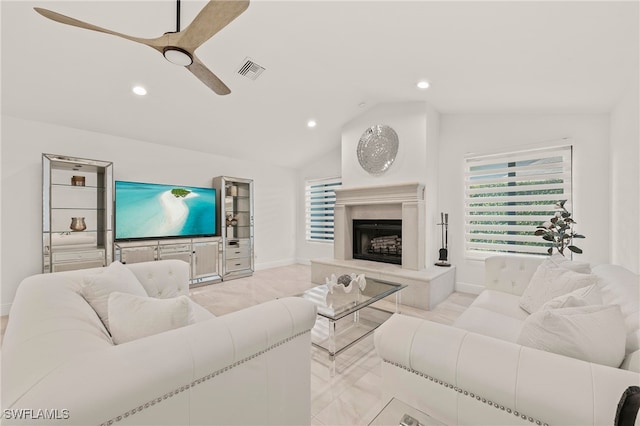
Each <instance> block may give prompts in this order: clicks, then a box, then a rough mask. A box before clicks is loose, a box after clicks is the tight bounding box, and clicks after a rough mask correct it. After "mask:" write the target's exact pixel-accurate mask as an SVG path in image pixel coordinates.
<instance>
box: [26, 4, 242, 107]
mask: <svg viewBox="0 0 640 426" xmlns="http://www.w3.org/2000/svg"><path fill="white" fill-rule="evenodd" d="M248 7H249V0H231V1H229V0H210V1H209V2H208V3H207V4H206V5H205V6H204V7H203V8H202V10H201V11H200V13H198V15H197V16H196V17H195V19H194V20H193V21H192V22H191V24H189V25H188V26H187V27H186V28H185V29H184V30H182V31H180V0H177V30H176V31H175V32H167V33H164V35H161V36H160V37H156V38H140V37H133V36H130V35H127V34H122V33H118V32H116V31H111V30H108V29H105V28H100V27H98V26H95V25H92V24H88V23H86V22H82V21H79V20H77V19H74V18H70V17H68V16H65V15H62V14H60V13H57V12H53V11H51V10H47V9H42V8H40V7H35V8H34V9H35V11H36V12H38V13H39V14H41V15H42V16H44V17H46V18H49V19H51V20H53V21H56V22H60V23H62V24H67V25H72V26H74V27H80V28H84V29H87V30H92V31H98V32H101V33H106V34H111V35H115V36H118V37H122V38H124V39H127V40H131V41H135V42H136V43H141V44H144V45H147V46H149V47H151V48H153V49H155V50H157V51H158V52H160V53H162V54H163V55H164V57H165V58H166V59H167V60H168V61H169V62H171V63H173V64H176V65H181V66H184V67H185V68H186V69H188V70H189V71H191V73H192V74H193V75H195V76H196V77H198V78H199V79H200V81H202V82H203V83H204V84H205V85H207V87H209V88H210V89H211V90H213V91H214V92H216V93H217V94H218V95H227V94H229V93H231V90H230V89H229V88H228V87H227V85H226V84H224V83H223V82H222V80H220V79H219V78H218V77H217V76H216V75H215V74H214V73H213V72H211V71H210V70H209V69H208V68H207V67H206V66H205V65H204V64H203V63H202V62H201V61H200V59H198V57H197V56H196V55H195V50H196V49H197V48H198V47H200V46H201V45H202V44H203V43H204V42H205V41H207V40H209V39H210V38H211V37H213V36H214V35H215V34H216V33H217V32H218V31H220V30H221V29H223V28H224V27H226V26H227V25H228V24H229V23H230V22H231V21H233V20H234V19H235V18H237V17H238V16H240V14H241V13H242V12H244V11H245V10H247V8H248Z"/></svg>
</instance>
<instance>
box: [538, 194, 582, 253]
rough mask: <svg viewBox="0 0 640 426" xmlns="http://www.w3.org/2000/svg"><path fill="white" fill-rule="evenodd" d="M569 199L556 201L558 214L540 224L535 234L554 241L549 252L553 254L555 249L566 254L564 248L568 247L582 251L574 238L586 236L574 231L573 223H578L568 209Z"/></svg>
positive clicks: (574, 250) (571, 249) (577, 251)
mask: <svg viewBox="0 0 640 426" xmlns="http://www.w3.org/2000/svg"><path fill="white" fill-rule="evenodd" d="M566 202H567V200H563V201H560V202H558V203H556V214H555V215H554V216H553V217H552V218H551V219H550V220H549V221H547V222H545V223H543V224H542V225H538V226H537V227H536V228H537V229H536V232H535V235H539V236H542V239H543V240H545V241H549V242H550V243H552V245H551V247H549V250H547V252H548V253H549V254H553V249H554V248H555V249H556V250H558V253H560V254H561V255H563V256H564V249H565V248H568V249H569V250H570V251H572V252H574V253H578V254H579V253H582V249H580V248H578V247H576V246H574V245H573V239H574V238H586V237H585V236H584V235H581V234H577V233H575V232H573V229H572V228H573V225H574V224H575V223H576V222H575V221H574V220H573V219H572V218H571V213H569V212H568V211H567V209H566V208H565V207H564V204H565V203H566Z"/></svg>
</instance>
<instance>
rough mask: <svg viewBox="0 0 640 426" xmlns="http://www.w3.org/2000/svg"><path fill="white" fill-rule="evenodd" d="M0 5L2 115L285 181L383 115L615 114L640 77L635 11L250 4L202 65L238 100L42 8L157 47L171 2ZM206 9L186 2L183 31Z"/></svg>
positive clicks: (501, 4) (633, 4) (557, 4)
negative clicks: (414, 109) (258, 169)
mask: <svg viewBox="0 0 640 426" xmlns="http://www.w3.org/2000/svg"><path fill="white" fill-rule="evenodd" d="M1 3H2V5H1V7H2V10H1V13H2V113H3V114H6V115H9V116H14V117H21V118H27V119H31V120H38V121H43V122H49V123H55V124H60V125H64V126H69V127H74V128H80V129H86V130H91V131H96V132H101V133H106V134H112V135H116V136H122V137H128V138H133V139H138V140H143V141H149V142H153V143H158V144H166V145H175V146H181V147H184V148H188V149H192V150H196V151H203V152H210V153H214V154H218V155H224V156H230V157H237V158H247V159H253V160H259V161H267V162H269V163H272V164H276V165H281V166H284V167H299V166H301V165H303V164H305V163H306V162H309V161H311V160H313V158H315V157H316V156H318V155H320V154H323V153H325V152H327V151H329V150H331V149H333V148H335V147H337V146H338V145H339V143H340V137H341V127H342V125H343V124H344V123H346V122H348V121H349V120H351V119H352V118H354V117H356V116H357V115H358V114H360V113H362V112H363V111H364V110H366V109H367V108H371V107H372V106H375V105H376V104H378V103H384V102H409V101H426V102H429V103H431V104H432V105H433V106H435V108H436V109H438V110H439V111H440V112H442V113H496V112H498V113H540V112H544V113H549V112H551V113H553V112H607V111H610V110H611V109H612V108H613V107H614V106H615V104H616V102H617V100H618V99H619V98H620V96H621V95H622V94H623V92H624V91H625V90H626V89H627V87H628V86H629V83H630V81H631V79H632V78H638V49H639V45H638V39H639V33H638V21H639V8H638V2H637V1H623V2H614V1H601V2H593V1H584V2H582V1H567V2H562V1H536V2H525V1H510V2H507V1H496V2H487V1H469V2H462V1H408V2H402V1H395V0H392V1H303V0H299V1H269V0H254V1H252V3H251V5H250V6H249V8H248V9H247V11H246V12H244V13H243V14H242V15H240V17H238V18H237V19H236V20H235V21H233V22H232V23H231V24H230V25H229V26H227V27H226V28H224V29H223V30H222V31H220V32H219V33H218V34H216V35H215V36H214V37H213V38H212V39H210V40H209V41H208V42H206V43H205V44H204V45H202V46H201V47H200V48H199V49H198V50H197V52H196V53H197V54H198V56H199V57H200V59H201V60H202V61H203V62H204V63H205V64H206V65H207V66H209V68H210V69H211V70H212V71H214V72H215V73H216V74H217V75H218V76H219V77H220V78H221V79H222V80H223V81H224V82H225V83H226V84H227V85H228V86H229V87H230V89H231V91H232V93H231V94H230V95H227V96H218V95H216V94H215V93H213V92H212V91H211V90H209V89H208V88H207V87H206V86H204V85H203V84H202V83H201V82H200V81H199V80H197V79H196V78H195V77H194V76H193V75H191V73H189V72H188V71H186V70H185V69H183V68H181V67H178V66H175V65H172V64H170V63H168V62H167V61H166V60H165V59H164V58H163V57H162V55H161V54H159V53H158V52H156V51H154V50H153V49H150V48H148V47H146V46H143V45H140V44H136V43H133V42H131V41H128V40H124V39H120V38H117V37H114V36H111V35H106V34H101V33H97V32H92V31H87V30H82V29H79V28H74V27H71V26H67V25H62V24H59V23H55V22H52V21H50V20H47V19H45V18H43V17H42V16H40V15H38V14H37V13H36V12H35V11H34V10H33V7H36V6H37V7H44V8H47V9H51V10H54V11H57V12H59V13H62V14H65V15H68V16H72V17H74V18H77V19H80V20H82V21H85V22H89V23H92V24H95V25H98V26H101V27H105V28H108V29H111V30H114V31H118V32H122V33H125V34H129V35H134V36H139V37H157V36H159V35H161V34H163V33H165V32H167V31H174V30H175V29H176V10H175V9H176V3H175V2H173V1H139V2H132V1H126V2H125V1H84V2H81V1H68V2H58V1H35V2H33V1H22V0H21V1H14V2H12V1H2V2H1ZM205 3H206V2H204V1H195V0H193V1H190V0H183V1H182V3H181V4H182V8H181V9H182V28H184V27H185V26H186V25H187V24H188V23H190V22H191V20H192V19H193V18H194V17H195V16H196V14H197V13H198V12H199V11H200V9H201V8H202V7H203V6H204V4H205ZM247 57H248V58H251V59H252V60H253V61H255V62H256V63H257V64H259V65H261V66H263V67H265V68H266V70H265V71H264V72H263V73H262V74H261V75H260V76H259V77H258V78H257V79H256V80H255V81H254V80H250V79H248V78H246V77H243V76H241V75H239V74H238V73H237V71H238V68H239V67H240V66H241V64H242V63H243V62H244V61H245V59H246V58H247ZM421 79H426V80H428V81H429V82H430V83H431V87H430V88H429V89H428V90H418V89H417V88H416V83H417V82H418V80H421ZM136 84H140V85H143V86H145V87H146V88H147V90H148V94H147V96H144V97H139V96H137V95H134V94H133V93H132V92H131V88H132V87H133V86H134V85H136ZM309 119H314V120H316V121H317V123H318V124H317V126H316V127H315V128H313V129H310V128H308V127H307V124H306V123H307V121H308V120H309Z"/></svg>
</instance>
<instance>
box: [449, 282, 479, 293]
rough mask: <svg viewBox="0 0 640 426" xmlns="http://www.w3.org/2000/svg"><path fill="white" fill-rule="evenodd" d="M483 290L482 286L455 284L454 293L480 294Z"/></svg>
mask: <svg viewBox="0 0 640 426" xmlns="http://www.w3.org/2000/svg"><path fill="white" fill-rule="evenodd" d="M484 289H485V287H484V286H483V285H479V284H470V283H461V282H460V281H457V282H456V291H459V292H461V293H471V294H480V293H482V291H483V290H484Z"/></svg>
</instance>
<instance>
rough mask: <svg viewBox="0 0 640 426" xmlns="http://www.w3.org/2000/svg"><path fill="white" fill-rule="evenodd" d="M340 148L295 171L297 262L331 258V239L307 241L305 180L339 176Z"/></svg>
mask: <svg viewBox="0 0 640 426" xmlns="http://www.w3.org/2000/svg"><path fill="white" fill-rule="evenodd" d="M340 155H341V149H340V146H337V147H336V148H335V149H333V150H331V151H330V152H328V153H327V154H325V155H323V156H322V157H319V158H316V159H314V160H313V161H312V162H310V163H309V164H306V165H305V166H303V167H301V168H300V169H298V171H297V191H296V193H297V200H296V205H297V208H298V214H297V218H298V220H297V224H296V230H297V232H296V258H297V262H298V263H304V264H309V261H310V260H311V259H322V258H329V259H333V241H330V242H321V241H307V238H306V230H305V199H304V190H305V184H304V183H305V181H306V180H308V179H323V178H331V177H338V176H341V172H342V171H341V160H340Z"/></svg>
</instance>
